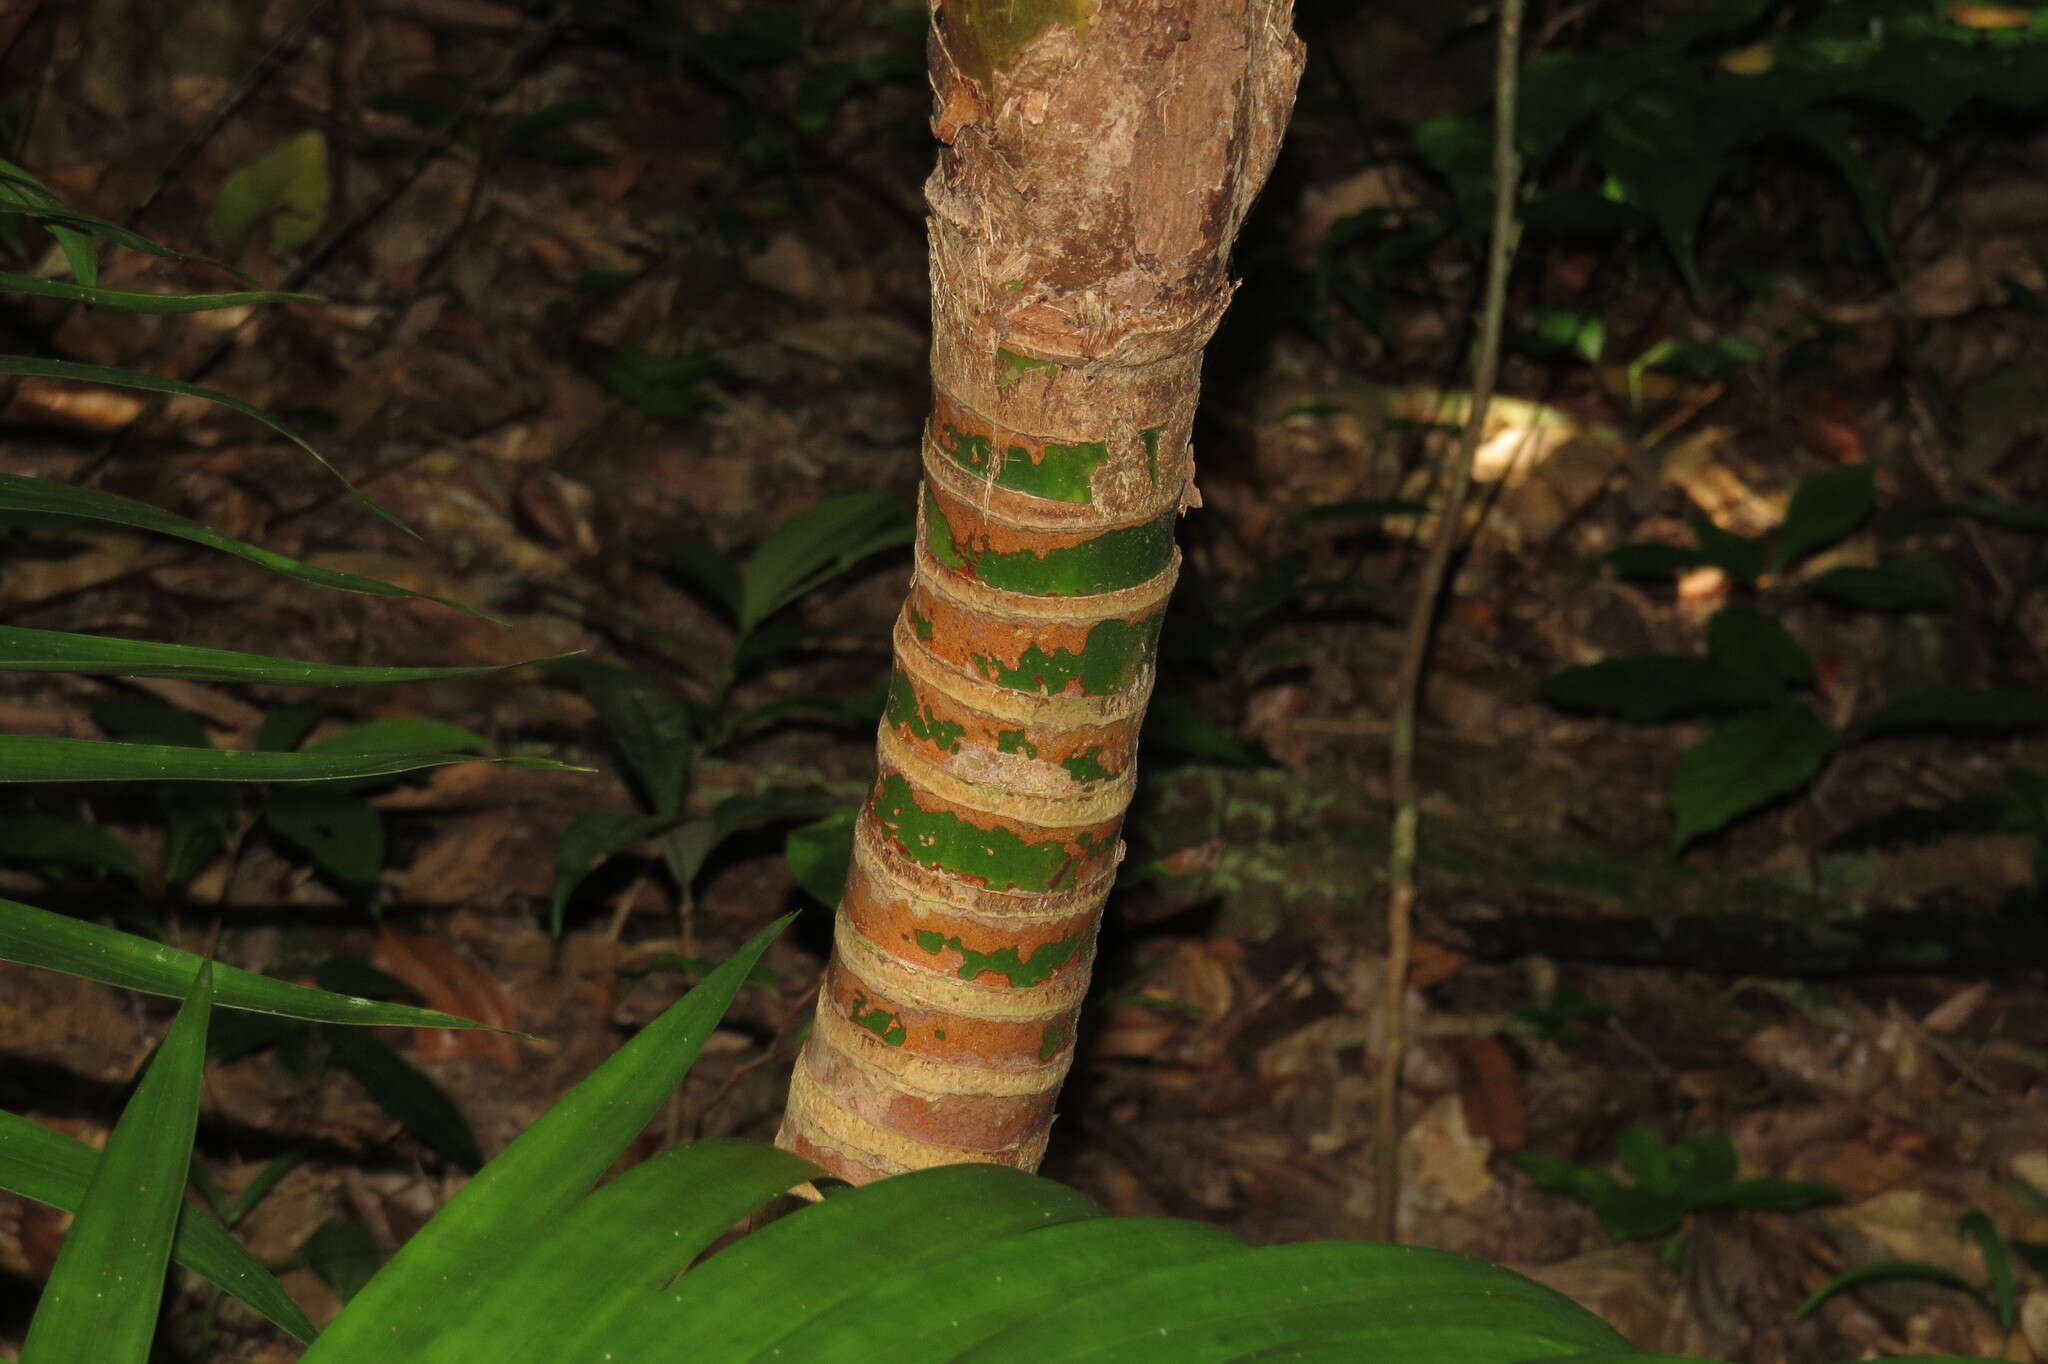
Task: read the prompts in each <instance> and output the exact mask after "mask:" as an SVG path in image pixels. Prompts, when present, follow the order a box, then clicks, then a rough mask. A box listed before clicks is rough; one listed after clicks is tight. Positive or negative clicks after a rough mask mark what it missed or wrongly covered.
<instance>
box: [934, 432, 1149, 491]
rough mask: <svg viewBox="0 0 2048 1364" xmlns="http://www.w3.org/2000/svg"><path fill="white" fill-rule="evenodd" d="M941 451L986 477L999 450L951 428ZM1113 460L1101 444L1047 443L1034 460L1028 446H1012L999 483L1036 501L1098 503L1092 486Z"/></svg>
mask: <svg viewBox="0 0 2048 1364" xmlns="http://www.w3.org/2000/svg"><path fill="white" fill-rule="evenodd" d="M939 449H940V451H941V452H943V453H944V454H945V456H946V458H948V459H950V460H952V461H953V462H954V463H955V464H957V465H959V466H960V467H961V468H963V469H965V470H967V471H968V472H969V473H974V474H980V475H982V476H983V477H987V475H988V470H989V465H991V464H992V463H994V462H995V446H994V444H993V443H992V442H991V441H990V440H989V438H988V437H987V436H968V435H962V434H961V433H960V432H959V431H956V430H954V429H953V428H952V427H950V426H949V427H947V428H946V430H945V434H944V435H943V436H941V437H940V439H939ZM1108 458H1109V447H1108V446H1107V445H1104V444H1103V443H1102V442H1101V441H1082V442H1079V443H1078V444H1073V445H1047V446H1046V447H1045V448H1044V449H1043V450H1040V451H1039V452H1038V457H1037V458H1035V459H1034V458H1033V457H1032V454H1031V451H1030V450H1028V449H1026V448H1025V447H1024V446H1021V445H1012V446H1010V447H1009V448H1008V449H1006V450H1004V451H1003V457H1002V465H1001V467H1000V468H998V469H997V470H996V477H995V484H996V486H997V487H998V488H1008V489H1009V490H1010V491H1012V492H1019V493H1026V494H1029V495H1030V496H1032V497H1043V498H1046V499H1048V500H1050V501H1053V502H1072V503H1075V504H1077V505H1080V506H1086V505H1087V504H1088V503H1089V502H1091V501H1093V500H1094V494H1093V492H1092V491H1091V489H1090V484H1091V482H1092V481H1093V479H1094V477H1095V471H1096V470H1097V469H1098V468H1100V467H1101V466H1102V463H1103V461H1105V460H1107V459H1108Z"/></svg>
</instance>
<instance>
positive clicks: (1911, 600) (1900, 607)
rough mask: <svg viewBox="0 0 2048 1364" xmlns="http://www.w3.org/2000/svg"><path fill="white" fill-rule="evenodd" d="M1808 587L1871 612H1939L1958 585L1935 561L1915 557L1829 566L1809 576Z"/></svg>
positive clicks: (1824, 595) (1815, 593)
mask: <svg viewBox="0 0 2048 1364" xmlns="http://www.w3.org/2000/svg"><path fill="white" fill-rule="evenodd" d="M1806 590H1807V591H1809V592H1811V593H1813V594H1814V595H1815V596H1816V597H1826V598H1827V599H1828V600H1830V601H1838V602H1840V603H1842V604H1843V605H1844V606H1860V607H1862V608H1864V609H1865V610H1868V611H1940V610H1945V609H1946V608H1947V607H1948V606H1950V605H1951V604H1952V603H1953V602H1954V601H1955V584H1954V582H1953V581H1952V580H1951V579H1950V578H1949V576H1948V575H1947V574H1946V573H1945V572H1943V571H1941V570H1940V569H1939V568H1938V567H1936V566H1935V565H1933V564H1930V563H1926V562H1922V561H1916V560H1904V561H1900V562H1896V563H1888V564H1878V565H1876V566H1875V567H1871V568H1861V567H1855V566H1849V567H1844V568H1835V569H1830V570H1828V571H1827V572H1826V573H1823V574H1821V575H1820V576H1819V577H1817V578H1810V579H1808V580H1807V582H1806Z"/></svg>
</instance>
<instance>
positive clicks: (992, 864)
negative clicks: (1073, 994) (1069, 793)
mask: <svg viewBox="0 0 2048 1364" xmlns="http://www.w3.org/2000/svg"><path fill="white" fill-rule="evenodd" d="M875 818H876V820H877V822H879V823H880V824H881V826H882V829H883V831H884V832H885V833H887V834H888V835H889V837H890V839H891V840H892V841H893V842H894V843H895V844H896V846H897V847H898V848H901V849H902V850H903V853H904V855H905V856H906V857H908V858H909V859H910V860H911V861H913V862H915V863H917V864H918V865H919V866H921V867H942V868H944V869H945V870H947V871H949V872H951V873H953V874H954V875H955V876H959V877H961V878H963V879H965V880H969V881H973V882H976V883H977V884H980V885H983V886H986V887H987V888H988V889H990V890H1024V891H1050V890H1058V889H1060V888H1061V887H1063V886H1069V885H1072V884H1073V883H1074V881H1075V879H1076V874H1075V863H1076V861H1077V860H1078V858H1077V857H1076V855H1075V853H1074V851H1073V850H1072V849H1070V848H1069V847H1068V845H1067V844H1066V843H1065V842H1064V841H1062V840H1060V839H1056V838H1055V839H1049V840H1047V841H1045V842H1043V843H1031V842H1026V841H1025V840H1024V839H1023V838H1020V837H1019V836H1018V835H1017V834H1015V833H1013V832H1012V831H1011V830H1009V829H984V828H981V827H980V826H979V825H975V824H969V823H968V822H967V821H966V820H964V819H962V818H960V817H959V816H958V815H955V814H952V813H950V812H949V811H943V810H941V811H931V810H927V809H925V808H924V807H922V806H920V805H919V804H918V803H917V800H916V798H915V796H914V795H913V794H912V792H911V789H910V783H909V782H908V781H906V780H904V779H903V778H902V777H900V776H890V777H888V778H885V779H884V780H883V782H882V791H881V795H880V796H879V797H878V798H877V799H876V801H875ZM1079 846H1080V850H1081V855H1082V856H1092V855H1093V854H1094V853H1095V851H1096V849H1097V848H1098V847H1099V846H1100V843H1099V841H1098V840H1097V839H1095V838H1094V837H1092V836H1090V835H1087V834H1083V835H1082V836H1081V839H1080V843H1079ZM885 1040H886V1039H885Z"/></svg>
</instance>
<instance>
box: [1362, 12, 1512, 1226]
mask: <svg viewBox="0 0 2048 1364" xmlns="http://www.w3.org/2000/svg"><path fill="white" fill-rule="evenodd" d="M1521 42H1522V0H1501V8H1500V33H1499V45H1498V48H1497V50H1496V51H1497V56H1496V66H1495V71H1494V114H1493V240H1492V247H1491V250H1490V252H1489V254H1488V257H1487V262H1486V301H1485V305H1484V311H1483V312H1482V313H1481V315H1480V327H1479V345H1478V352H1477V354H1476V355H1475V356H1474V358H1473V361H1474V369H1475V371H1476V373H1475V374H1474V377H1473V383H1472V404H1471V407H1470V409H1469V411H1467V413H1466V415H1465V428H1464V430H1463V431H1462V432H1461V433H1460V435H1459V440H1458V451H1457V454H1456V455H1455V456H1454V463H1453V466H1452V469H1451V485H1450V488H1449V490H1448V491H1447V492H1446V493H1445V495H1444V503H1443V508H1442V510H1441V512H1440V513H1439V514H1438V516H1437V531H1436V538H1435V540H1434V541H1433V542H1432V543H1431V544H1430V547H1429V561H1428V563H1426V564H1425V565H1424V566H1423V570H1422V577H1421V580H1420V581H1419V582H1418V583H1417V585H1416V590H1415V608H1414V611H1413V613H1412V614H1411V615H1410V616H1409V618H1408V637H1407V639H1406V641H1404V643H1403V645H1402V649H1401V673H1400V677H1399V678H1398V679H1397V681H1396V684H1395V692H1394V695H1395V698H1396V699H1395V709H1394V732H1393V738H1392V741H1391V744H1390V748H1391V750H1392V752H1391V761H1390V768H1391V771H1390V773H1389V780H1388V792H1389V795H1390V796H1391V797H1392V799H1393V802H1394V829H1393V837H1392V840H1391V844H1392V846H1391V847H1390V849H1389V851H1388V857H1387V965H1386V972H1385V975H1386V990H1385V1008H1386V1032H1385V1035H1384V1037H1383V1039H1382V1045H1381V1047H1380V1055H1379V1073H1378V1075H1377V1076H1376V1077H1375V1078H1376V1080H1377V1085H1376V1089H1377V1091H1378V1094H1377V1098H1378V1103H1377V1108H1378V1113H1377V1115H1376V1117H1375V1119H1374V1132H1373V1138H1374V1140H1373V1158H1374V1160H1375V1162H1376V1163H1377V1165H1378V1170H1377V1175H1378V1178H1377V1179H1376V1180H1375V1181H1374V1184H1373V1193H1374V1198H1373V1234H1374V1236H1375V1238H1376V1239H1378V1240H1381V1241H1391V1240H1393V1239H1394V1236H1395V1216H1394V1215H1395V1210H1396V1209H1397V1208H1398V1206H1399V1204H1400V1201H1401V1162H1400V1143H1401V1112H1400V1103H1401V1063H1402V1060H1403V1059H1404V1055H1405V1052H1406V1049H1407V1036H1406V1020H1405V1018H1404V1002H1405V1000H1406V998H1407V994H1408V957H1409V951H1410V943H1411V937H1412V933H1413V926H1414V915H1415V828H1416V824H1417V821H1418V815H1417V810H1416V803H1415V712H1416V703H1417V699H1418V697H1419V696H1420V694H1421V691H1422V669H1423V665H1424V663H1425V662H1426V661H1427V659H1428V656H1429V638H1430V632H1431V627H1432V626H1433V625H1434V624H1435V621H1436V613H1437V607H1438V604H1439V603H1440V602H1441V601H1442V599H1443V592H1444V584H1445V582H1446V580H1447V579H1448V578H1449V576H1450V567H1451V551H1452V550H1453V548H1455V546H1456V545H1457V541H1458V523H1459V520H1460V519H1461V517H1462V515H1463V513H1464V509H1465V497H1466V494H1467V493H1468V492H1469V491H1470V489H1471V486H1472V462H1473V459H1474V457H1475V455H1476V454H1477V452H1478V449H1479V439H1480V435H1481V433H1482V432H1483V431H1484V429H1485V424H1486V409H1487V407H1488V405H1489V404H1490V403H1491V402H1492V401H1493V389H1494V385H1495V383H1496V382H1497V381H1498V380H1499V377H1500V335H1501V321H1502V317H1503V315H1504V314H1505V312H1506V311H1507V293H1508V266H1509V263H1510V261H1511V260H1512V259H1513V256H1514V250H1515V237H1516V235H1517V232H1518V224H1517V222H1516V219H1515V185H1516V182H1517V181H1518V180H1519V179H1520V177H1521V164H1520V159H1519V157H1518V156H1517V155H1516V153H1515V98H1516V93H1515V92H1516V85H1517V81H1516V75H1517V70H1518V67H1517V59H1518V56H1519V54H1520V51H1521Z"/></svg>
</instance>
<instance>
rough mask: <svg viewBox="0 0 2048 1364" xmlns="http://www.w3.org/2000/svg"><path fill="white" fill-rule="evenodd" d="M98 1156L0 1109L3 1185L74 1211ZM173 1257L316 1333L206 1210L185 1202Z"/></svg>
mask: <svg viewBox="0 0 2048 1364" xmlns="http://www.w3.org/2000/svg"><path fill="white" fill-rule="evenodd" d="M99 1161H100V1156H99V1152H97V1151H95V1150H93V1149H92V1148H91V1147H90V1146H87V1145H86V1144H85V1143H84V1142H82V1141H80V1140H78V1139H77V1138H76V1137H67V1136H65V1135H64V1134H63V1133H61V1132H53V1131H51V1130H50V1129H49V1128H47V1127H44V1126H43V1125H42V1124H41V1123H37V1122H31V1121H29V1120H28V1119H27V1118H23V1117H17V1116H16V1115H15V1114H12V1113H7V1112H0V1189H5V1190H7V1191H8V1192H9V1193H12V1194H18V1195H20V1196H21V1197H23V1198H29V1199H33V1200H35V1201H36V1202H38V1203H43V1204H47V1205H48V1206H50V1207H53V1208H56V1209H59V1210H60V1211H63V1212H77V1211H78V1209H79V1207H80V1205H81V1204H83V1203H84V1201H85V1191H86V1188H87V1187H88V1186H89V1185H90V1184H91V1183H92V1177H93V1171H94V1170H96V1169H98V1168H99ZM171 1258H172V1259H174V1260H176V1261H177V1262H178V1263H179V1264H181V1265H183V1266H184V1267H185V1268H187V1269H189V1270H191V1271H192V1272H193V1273H195V1274H197V1275H199V1276H200V1277H201V1278H203V1279H205V1280H206V1281H207V1282H208V1283H211V1284H213V1285H214V1286H215V1287H217V1288H220V1289H221V1290H223V1291H224V1292H226V1293H228V1294H229V1295H231V1296H233V1297H235V1298H238V1299H240V1300H241V1301H242V1302H244V1303H247V1304H248V1305H249V1306H250V1307H253V1308H255V1309H256V1310H257V1311H258V1312H261V1313H262V1314H263V1315H264V1316H266V1317H268V1318H270V1320H272V1321H274V1322H276V1323H277V1324H278V1325H279V1326H281V1327H283V1328H284V1329H285V1330H286V1331H288V1332H290V1333H291V1334H292V1335H293V1336H296V1337H297V1338H298V1339H300V1340H311V1339H312V1338H313V1337H314V1336H315V1335H316V1334H318V1333H317V1332H316V1331H315V1330H314V1328H313V1323H312V1322H311V1321H309V1320H307V1318H306V1314H305V1313H304V1312H303V1311H301V1310H300V1309H299V1305H298V1304H297V1303H296V1302H293V1301H292V1298H291V1295H290V1294H289V1293H287V1292H285V1291H284V1286H283V1285H282V1284H280V1283H278V1281H277V1280H276V1278H275V1277H273V1276H272V1275H271V1273H270V1271H269V1270H267V1269H265V1268H264V1267H263V1266H262V1265H261V1264H260V1263H258V1262H257V1259H256V1257H255V1256H253V1255H251V1254H250V1253H249V1252H248V1250H247V1249H245V1248H244V1247H243V1245H242V1243H241V1242H240V1241H237V1240H236V1239H235V1238H234V1236H233V1235H232V1234H231V1233H230V1232H229V1231H228V1229H227V1228H226V1227H225V1226H223V1225H221V1222H220V1219H219V1218H217V1217H215V1216H214V1215H213V1214H212V1213H210V1212H207V1211H206V1210H205V1209H203V1208H196V1207H188V1208H186V1209H185V1212H184V1215H183V1216H182V1217H181V1218H179V1220H178V1234H177V1236H176V1238H175V1239H174V1240H173V1241H172V1242H171Z"/></svg>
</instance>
